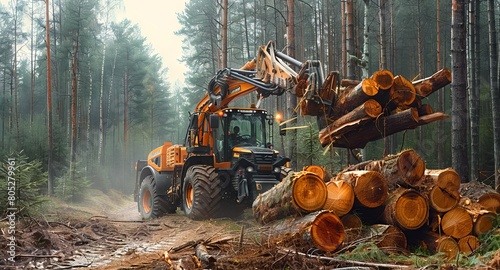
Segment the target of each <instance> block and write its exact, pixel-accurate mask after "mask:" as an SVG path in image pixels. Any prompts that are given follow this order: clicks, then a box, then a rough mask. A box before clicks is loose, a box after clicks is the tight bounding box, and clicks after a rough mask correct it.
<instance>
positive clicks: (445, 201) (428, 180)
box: [418, 168, 460, 213]
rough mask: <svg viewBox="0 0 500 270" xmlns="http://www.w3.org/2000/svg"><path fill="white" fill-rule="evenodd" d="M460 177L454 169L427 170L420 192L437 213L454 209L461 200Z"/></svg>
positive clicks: (419, 187) (419, 188)
mask: <svg viewBox="0 0 500 270" xmlns="http://www.w3.org/2000/svg"><path fill="white" fill-rule="evenodd" d="M459 189H460V176H459V175H458V173H457V172H456V171H455V170H453V169H452V168H447V169H441V170H425V173H424V176H423V180H422V181H421V183H420V185H419V186H418V190H419V191H420V192H421V193H422V194H424V195H425V196H426V197H427V198H428V200H429V204H430V206H431V207H432V208H433V209H434V210H436V211H437V212H441V213H444V212H447V211H449V210H451V209H453V208H454V207H455V206H456V205H457V203H458V201H459V198H460V194H459Z"/></svg>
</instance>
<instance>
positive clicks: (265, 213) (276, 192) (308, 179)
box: [252, 171, 327, 224]
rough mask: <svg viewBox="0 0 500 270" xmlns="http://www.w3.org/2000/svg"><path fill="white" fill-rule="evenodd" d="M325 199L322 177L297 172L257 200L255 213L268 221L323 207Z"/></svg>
mask: <svg viewBox="0 0 500 270" xmlns="http://www.w3.org/2000/svg"><path fill="white" fill-rule="evenodd" d="M326 198H327V189H326V184H325V182H324V181H323V179H321V178H320V177H319V176H318V175H316V174H314V173H311V172H304V171H303V172H294V173H291V174H289V175H288V176H287V177H286V178H285V179H283V180H282V181H281V182H280V183H279V184H277V185H276V186H274V187H273V188H272V189H270V190H268V191H266V192H265V193H263V194H260V195H259V196H258V197H257V198H256V199H255V200H254V202H253V205H252V209H253V215H254V217H255V219H256V220H257V221H259V222H260V223H262V224H266V223H269V222H271V221H274V220H277V219H281V218H284V217H287V216H290V215H296V214H303V213H310V212H314V211H317V210H320V209H322V208H323V206H324V205H325V202H326Z"/></svg>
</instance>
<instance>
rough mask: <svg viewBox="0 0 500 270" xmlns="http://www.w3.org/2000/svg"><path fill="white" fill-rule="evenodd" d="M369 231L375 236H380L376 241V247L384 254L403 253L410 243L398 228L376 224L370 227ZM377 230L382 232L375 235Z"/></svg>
mask: <svg viewBox="0 0 500 270" xmlns="http://www.w3.org/2000/svg"><path fill="white" fill-rule="evenodd" d="M369 229H370V230H371V231H372V233H374V234H375V235H376V234H378V235H380V237H378V239H377V240H376V245H377V247H378V248H380V250H382V251H383V252H385V253H388V254H393V253H401V252H402V251H405V250H406V249H407V246H408V241H407V239H406V235H405V234H404V233H403V231H401V230H400V229H399V228H398V227H396V226H392V225H386V224H376V225H372V226H370V227H369ZM377 230H379V231H380V230H382V231H380V232H378V233H375V232H374V231H377Z"/></svg>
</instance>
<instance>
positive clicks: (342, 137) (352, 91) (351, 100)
mask: <svg viewBox="0 0 500 270" xmlns="http://www.w3.org/2000/svg"><path fill="white" fill-rule="evenodd" d="M327 81H329V80H327ZM449 83H451V71H450V70H449V69H442V70H440V71H438V72H436V73H435V74H433V75H432V76H430V77H427V78H424V79H421V80H417V81H413V82H410V81H409V80H407V79H406V78H404V77H403V76H401V75H397V76H394V75H393V74H392V72H390V71H389V70H380V71H377V72H375V73H374V74H373V75H372V76H371V77H370V78H366V79H364V80H362V81H361V82H359V81H353V80H342V81H341V83H340V88H339V89H337V90H336V91H333V90H332V89H330V88H331V87H332V86H331V85H330V84H327V85H326V86H323V87H324V88H325V89H323V90H325V92H328V93H329V95H328V98H326V97H325V98H326V100H329V101H330V102H329V103H331V104H328V105H323V107H322V108H321V109H314V106H313V105H311V104H310V102H307V100H306V98H304V100H303V101H301V103H300V105H301V111H302V114H307V115H326V116H327V124H328V125H327V126H326V127H325V128H323V129H322V130H321V131H320V132H319V141H320V143H321V145H322V146H323V147H324V146H327V145H333V146H334V147H343V148H363V147H364V146H365V145H366V144H367V143H368V142H370V141H374V140H378V139H381V138H383V137H385V136H388V135H391V134H394V133H397V132H400V131H403V130H407V129H414V128H416V127H418V126H421V125H425V124H428V123H431V122H434V121H438V120H442V119H445V118H447V117H448V115H446V114H444V113H442V112H433V110H432V108H431V107H430V106H429V105H428V104H425V103H423V102H424V100H425V98H426V97H428V96H429V95H430V94H432V93H434V92H435V91H437V90H439V89H441V88H443V87H444V86H446V85H448V84H449ZM327 90H328V91H327Z"/></svg>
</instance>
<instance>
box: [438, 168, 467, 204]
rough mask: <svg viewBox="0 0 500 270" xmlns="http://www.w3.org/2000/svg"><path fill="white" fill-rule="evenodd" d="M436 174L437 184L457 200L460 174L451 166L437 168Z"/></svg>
mask: <svg viewBox="0 0 500 270" xmlns="http://www.w3.org/2000/svg"><path fill="white" fill-rule="evenodd" d="M431 172H432V171H431ZM437 174H438V178H437V181H436V184H437V186H439V187H440V188H441V189H442V190H443V191H444V192H446V193H448V194H450V195H451V196H453V197H454V198H455V199H457V200H458V199H459V197H460V192H459V190H460V175H459V174H458V173H457V172H456V171H455V170H454V169H452V168H447V169H444V170H438V171H437Z"/></svg>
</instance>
